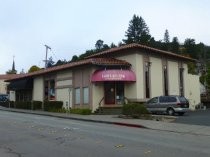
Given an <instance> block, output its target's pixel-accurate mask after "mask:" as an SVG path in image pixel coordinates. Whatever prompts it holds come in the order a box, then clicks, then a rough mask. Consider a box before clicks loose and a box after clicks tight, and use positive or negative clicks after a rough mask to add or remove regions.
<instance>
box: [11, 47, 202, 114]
mask: <svg viewBox="0 0 210 157" xmlns="http://www.w3.org/2000/svg"><path fill="white" fill-rule="evenodd" d="M188 62H195V60H194V59H192V58H189V57H185V56H181V55H178V54H174V53H171V52H167V51H162V50H159V49H155V48H151V47H147V46H143V45H140V44H129V45H124V46H121V47H116V48H112V49H109V50H106V51H103V52H99V53H96V54H93V55H92V56H89V57H88V58H86V59H84V60H80V61H77V62H72V63H68V64H65V65H61V66H56V67H52V68H48V69H42V70H40V71H37V72H33V73H28V74H25V75H23V76H20V77H16V78H13V79H9V80H8V81H9V82H10V85H9V88H10V89H11V90H14V91H15V93H16V101H31V100H34V101H44V100H49V101H55V100H56V101H63V106H64V107H66V108H69V107H71V108H90V109H91V110H92V111H95V110H96V109H97V108H98V107H99V106H104V107H116V106H121V105H123V103H124V102H126V101H135V102H145V101H146V100H148V99H149V98H151V97H155V96H159V95H183V96H185V97H186V98H188V99H189V101H190V108H191V109H194V108H195V105H197V104H198V103H200V83H199V76H197V75H191V74H188V66H187V63H188Z"/></svg>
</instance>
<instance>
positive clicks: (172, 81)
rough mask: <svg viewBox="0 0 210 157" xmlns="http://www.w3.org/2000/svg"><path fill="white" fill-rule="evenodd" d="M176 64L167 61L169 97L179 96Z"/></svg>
mask: <svg viewBox="0 0 210 157" xmlns="http://www.w3.org/2000/svg"><path fill="white" fill-rule="evenodd" d="M178 68H179V66H178V62H175V61H168V85H169V95H179V73H178V71H179V70H178Z"/></svg>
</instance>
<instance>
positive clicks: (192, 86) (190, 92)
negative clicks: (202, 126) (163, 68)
mask: <svg viewBox="0 0 210 157" xmlns="http://www.w3.org/2000/svg"><path fill="white" fill-rule="evenodd" d="M186 80H187V81H186V84H185V97H186V98H187V99H188V100H189V103H190V109H192V110H194V109H195V106H196V105H198V104H199V103H200V102H201V99H200V82H199V76H198V75H191V74H188V75H187V77H186Z"/></svg>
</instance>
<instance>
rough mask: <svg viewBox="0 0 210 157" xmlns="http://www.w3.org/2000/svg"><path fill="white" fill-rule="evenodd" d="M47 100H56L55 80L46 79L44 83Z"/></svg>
mask: <svg viewBox="0 0 210 157" xmlns="http://www.w3.org/2000/svg"><path fill="white" fill-rule="evenodd" d="M44 93H45V100H55V80H46V81H45V84H44Z"/></svg>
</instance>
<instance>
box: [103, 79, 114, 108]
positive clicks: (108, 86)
mask: <svg viewBox="0 0 210 157" xmlns="http://www.w3.org/2000/svg"><path fill="white" fill-rule="evenodd" d="M104 96H105V98H104V99H105V104H115V83H114V82H105V83H104Z"/></svg>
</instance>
